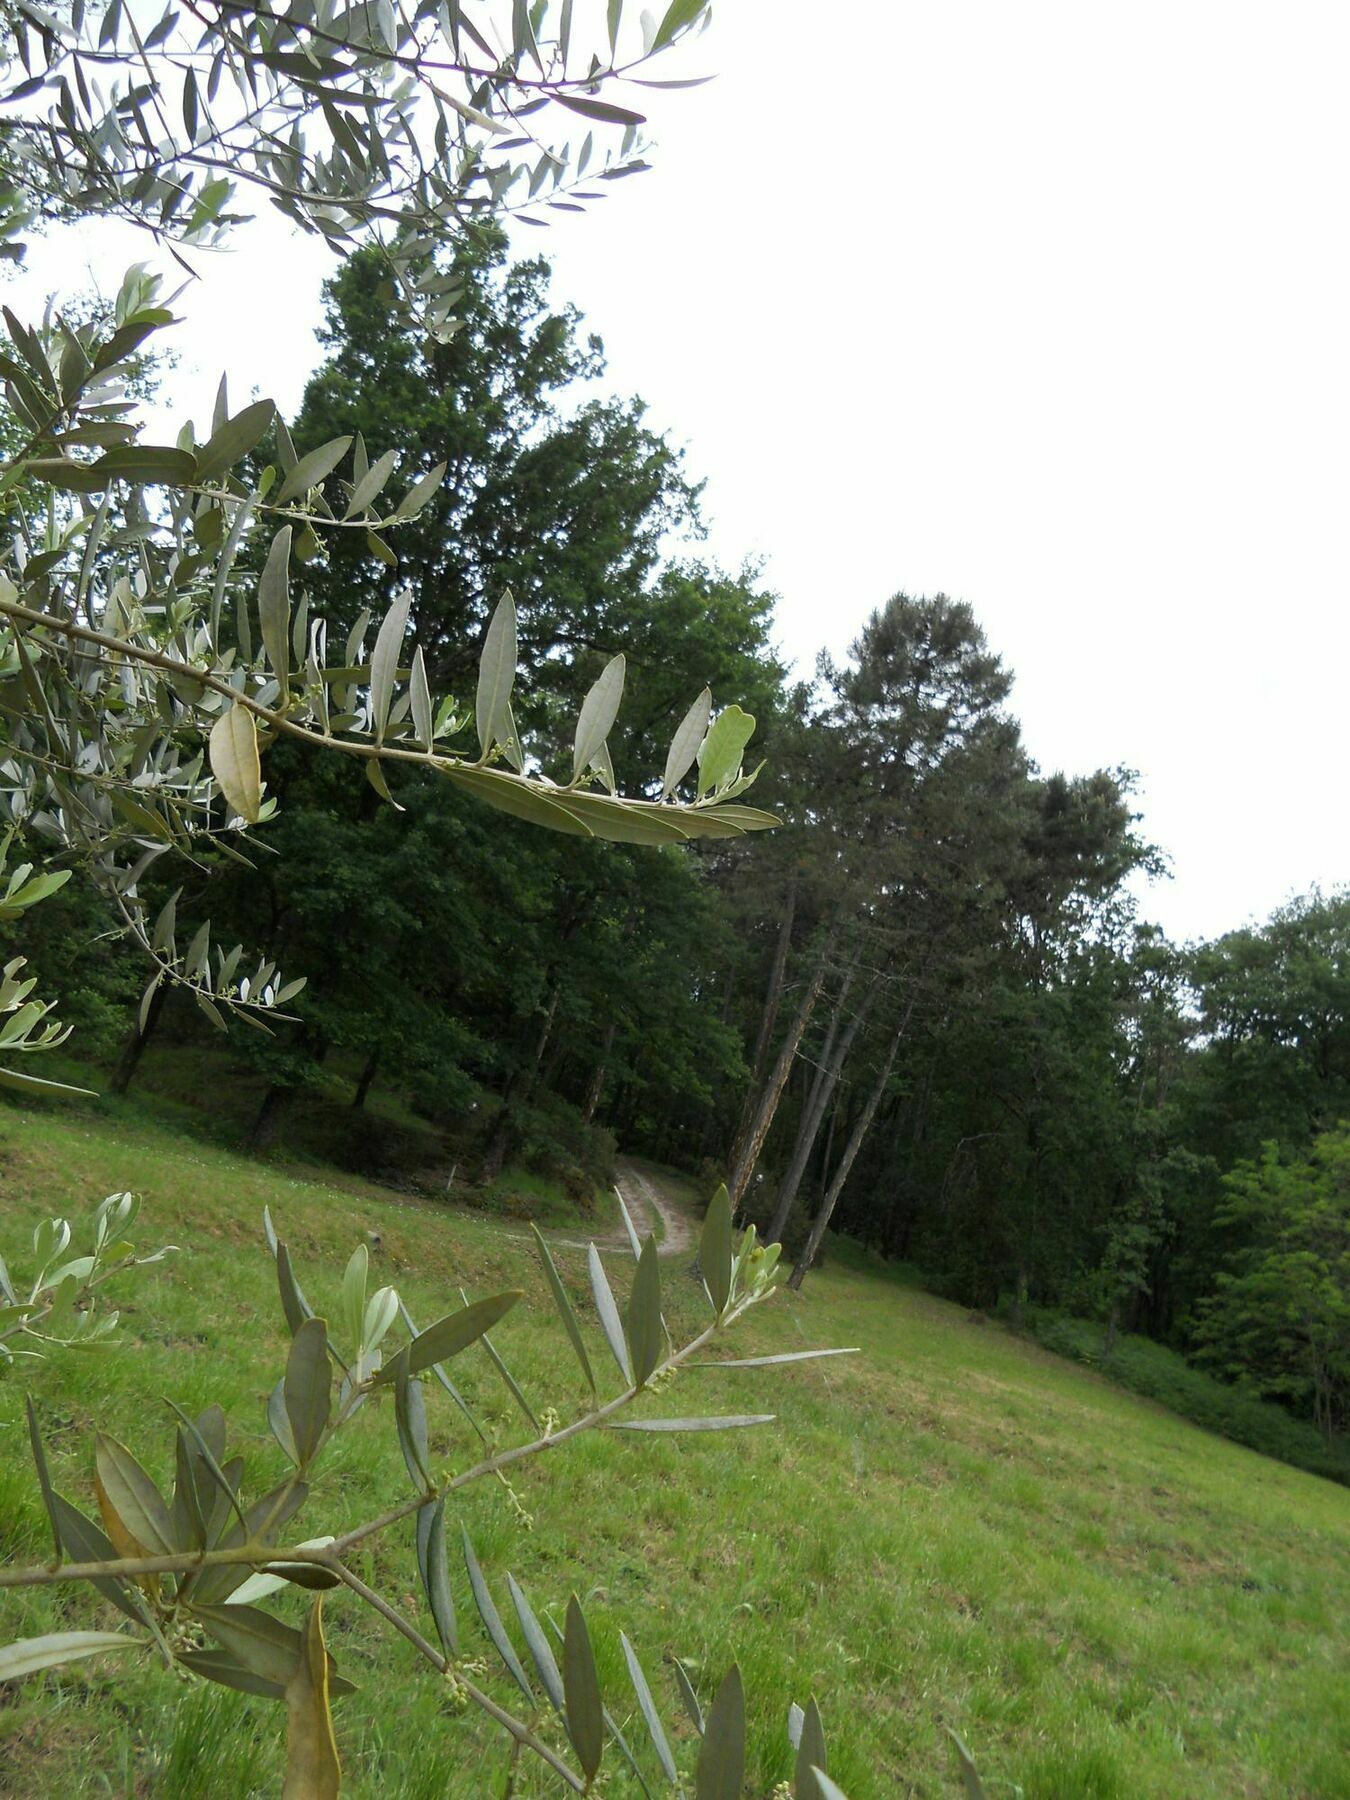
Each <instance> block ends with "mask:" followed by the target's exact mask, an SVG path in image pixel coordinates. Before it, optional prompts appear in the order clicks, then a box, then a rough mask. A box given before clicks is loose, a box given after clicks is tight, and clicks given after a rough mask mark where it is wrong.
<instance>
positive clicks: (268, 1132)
mask: <svg viewBox="0 0 1350 1800" xmlns="http://www.w3.org/2000/svg"><path fill="white" fill-rule="evenodd" d="M290 1093H291V1090H290V1089H289V1088H286V1087H275V1086H274V1087H269V1088H268V1090H267V1092H266V1093H265V1094H264V1095H263V1097H262V1105H261V1106H260V1107H259V1108H258V1116H257V1118H256V1119H254V1121H253V1129H252V1130H251V1131H250V1132H249V1134H248V1147H249V1149H250V1150H266V1149H268V1148H269V1147H270V1145H271V1144H272V1142H273V1141H274V1139H275V1138H276V1135H277V1124H278V1121H279V1120H280V1118H281V1114H282V1111H283V1109H284V1107H285V1105H286V1102H287V1100H288V1099H289V1098H290Z"/></svg>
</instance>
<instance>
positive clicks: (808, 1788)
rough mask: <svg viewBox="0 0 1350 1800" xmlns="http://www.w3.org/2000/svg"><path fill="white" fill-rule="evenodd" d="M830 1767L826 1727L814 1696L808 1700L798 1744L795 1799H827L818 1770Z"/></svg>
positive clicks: (793, 1789)
mask: <svg viewBox="0 0 1350 1800" xmlns="http://www.w3.org/2000/svg"><path fill="white" fill-rule="evenodd" d="M828 1767H829V1760H828V1757H827V1756H826V1751H825V1727H824V1726H823V1725H822V1724H821V1721H820V1708H819V1707H818V1706H817V1705H816V1702H815V1698H814V1696H813V1697H812V1698H811V1699H810V1700H808V1701H807V1703H806V1711H805V1712H804V1713H803V1715H802V1731H801V1741H800V1742H799V1743H798V1745H797V1763H796V1769H795V1772H794V1775H793V1784H792V1792H793V1800H825V1795H824V1793H823V1791H822V1789H821V1786H820V1777H819V1775H818V1774H817V1770H821V1771H823V1770H825V1769H827V1768H828Z"/></svg>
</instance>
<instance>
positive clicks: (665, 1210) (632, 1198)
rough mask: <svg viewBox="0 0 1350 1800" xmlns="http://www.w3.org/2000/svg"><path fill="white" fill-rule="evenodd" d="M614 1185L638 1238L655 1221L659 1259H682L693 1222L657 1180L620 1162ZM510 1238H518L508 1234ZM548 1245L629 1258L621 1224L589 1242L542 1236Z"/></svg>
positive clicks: (690, 1240) (688, 1248)
mask: <svg viewBox="0 0 1350 1800" xmlns="http://www.w3.org/2000/svg"><path fill="white" fill-rule="evenodd" d="M616 1172H617V1175H618V1181H617V1183H616V1185H617V1188H618V1191H619V1193H620V1194H621V1195H622V1197H623V1203H624V1205H625V1206H626V1207H627V1208H628V1214H629V1217H630V1218H631V1219H632V1221H633V1224H634V1226H635V1227H636V1229H637V1234H638V1236H639V1238H644V1237H646V1236H648V1235H649V1233H651V1232H653V1231H654V1230H655V1229H656V1222H657V1220H658V1219H659V1220H660V1224H661V1231H662V1236H661V1238H660V1245H659V1250H660V1254H661V1255H662V1256H683V1255H686V1254H688V1253H689V1252H690V1251H691V1250H692V1248H693V1243H694V1221H693V1220H692V1219H691V1218H690V1216H689V1214H688V1213H687V1212H686V1211H685V1210H684V1208H683V1207H682V1206H679V1205H677V1204H676V1202H675V1201H674V1200H673V1199H672V1198H671V1196H670V1195H669V1194H666V1193H663V1192H662V1191H661V1187H660V1182H659V1177H657V1178H655V1179H654V1178H653V1177H651V1176H649V1175H645V1174H644V1173H643V1172H642V1170H641V1169H639V1168H638V1167H637V1165H636V1164H635V1163H630V1162H624V1161H622V1160H620V1162H619V1164H618V1167H617V1171H616ZM512 1235H513V1236H517V1235H520V1234H518V1233H512ZM544 1235H545V1237H546V1238H547V1239H548V1241H549V1243H550V1244H557V1245H560V1246H561V1247H562V1248H563V1249H564V1250H585V1249H586V1248H587V1246H588V1245H590V1244H592V1243H593V1244H594V1245H595V1247H596V1249H597V1250H603V1251H606V1252H608V1253H610V1254H619V1253H622V1254H623V1255H625V1256H627V1255H629V1254H631V1248H632V1247H631V1245H630V1244H629V1242H628V1233H627V1232H626V1231H625V1230H624V1228H623V1224H622V1221H621V1222H620V1223H619V1224H618V1225H617V1226H616V1227H615V1228H614V1229H613V1230H612V1231H604V1232H597V1233H596V1235H595V1236H594V1237H593V1238H579V1237H562V1236H560V1235H558V1234H556V1233H554V1232H551V1231H548V1232H545V1233H544Z"/></svg>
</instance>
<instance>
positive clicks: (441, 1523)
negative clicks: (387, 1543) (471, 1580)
mask: <svg viewBox="0 0 1350 1800" xmlns="http://www.w3.org/2000/svg"><path fill="white" fill-rule="evenodd" d="M417 1567H418V1570H419V1572H420V1573H421V1576H422V1587H423V1589H424V1590H425V1592H426V1596H427V1605H428V1606H429V1607H430V1608H431V1617H432V1622H433V1623H434V1625H435V1627H436V1635H437V1637H438V1638H439V1639H440V1640H441V1649H442V1650H443V1651H444V1652H445V1654H446V1655H447V1656H456V1655H458V1653H459V1634H458V1629H457V1627H456V1623H455V1603H454V1600H453V1598H452V1597H451V1593H450V1569H449V1564H448V1562H447V1560H446V1554H445V1501H444V1499H440V1500H429V1501H428V1502H427V1504H426V1505H425V1506H423V1507H420V1508H419V1509H418V1513H417Z"/></svg>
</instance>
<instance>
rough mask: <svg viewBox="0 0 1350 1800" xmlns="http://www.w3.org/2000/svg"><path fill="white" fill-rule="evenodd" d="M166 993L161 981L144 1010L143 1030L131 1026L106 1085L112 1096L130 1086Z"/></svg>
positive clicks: (138, 1024) (156, 1023)
mask: <svg viewBox="0 0 1350 1800" xmlns="http://www.w3.org/2000/svg"><path fill="white" fill-rule="evenodd" d="M168 991H169V990H168V987H167V985H166V984H165V983H164V982H162V981H161V982H160V984H159V986H158V987H157V988H156V989H155V991H154V993H153V994H151V996H150V1004H149V1006H147V1007H146V1009H145V1027H144V1029H142V1028H141V1026H140V1023H139V1022H137V1023H136V1024H135V1025H133V1026H132V1028H131V1033H130V1035H129V1036H128V1037H127V1039H126V1041H125V1042H124V1043H123V1045H122V1054H121V1055H120V1056H119V1057H118V1059H117V1067H116V1068H115V1069H114V1070H113V1074H112V1080H111V1081H110V1082H109V1083H108V1086H109V1087H110V1088H111V1089H112V1091H113V1093H114V1094H125V1093H126V1091H127V1089H128V1088H129V1087H130V1086H131V1078H132V1076H133V1075H134V1074H135V1073H136V1068H137V1065H138V1064H139V1062H140V1060H141V1056H142V1054H143V1053H144V1050H145V1046H146V1045H147V1044H148V1043H149V1042H150V1039H151V1038H152V1037H153V1036H154V1033H155V1027H156V1026H157V1025H158V1024H159V1016H160V1014H161V1013H162V1012H163V1011H164V1001H165V998H166V996H167V994H168Z"/></svg>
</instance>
